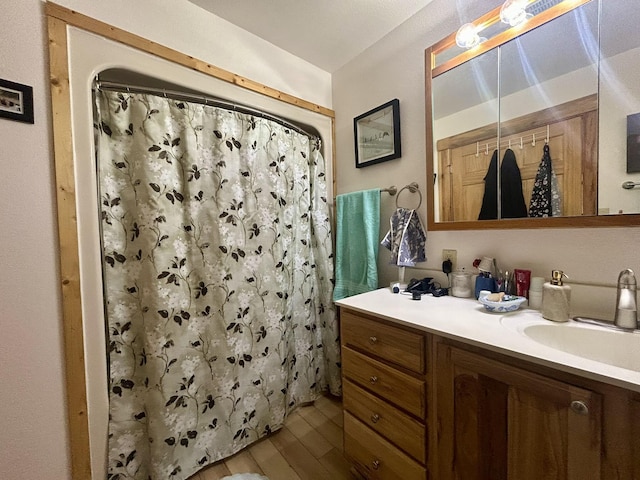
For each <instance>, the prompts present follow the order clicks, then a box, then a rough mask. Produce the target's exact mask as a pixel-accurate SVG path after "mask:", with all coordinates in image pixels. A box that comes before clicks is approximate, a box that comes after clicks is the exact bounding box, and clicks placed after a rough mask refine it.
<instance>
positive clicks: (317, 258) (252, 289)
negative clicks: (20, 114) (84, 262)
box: [96, 91, 341, 480]
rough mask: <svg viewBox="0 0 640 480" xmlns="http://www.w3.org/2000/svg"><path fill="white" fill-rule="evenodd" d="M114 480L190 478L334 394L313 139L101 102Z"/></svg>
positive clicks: (170, 110) (142, 100)
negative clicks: (302, 407)
mask: <svg viewBox="0 0 640 480" xmlns="http://www.w3.org/2000/svg"><path fill="white" fill-rule="evenodd" d="M96 110H97V114H96V118H97V121H96V136H97V149H98V182H99V190H100V201H101V216H102V217H101V218H102V243H103V271H104V290H105V312H106V318H107V326H106V328H107V330H108V332H107V333H108V354H109V362H108V365H109V370H110V371H109V402H110V415H109V446H108V450H109V451H108V457H109V464H108V474H107V478H108V479H111V480H124V479H144V480H148V479H153V480H165V479H184V478H187V477H189V476H190V475H192V474H194V473H195V472H196V471H197V470H199V469H200V468H202V467H203V466H205V465H207V464H210V463H212V462H215V461H217V460H219V459H221V458H224V457H227V456H229V455H231V454H233V453H234V452H236V451H238V450H240V449H242V448H243V447H245V446H246V445H248V444H249V443H251V442H254V441H255V440H256V439H258V438H260V437H263V436H265V435H267V434H269V433H270V432H272V431H275V430H277V429H278V428H280V427H281V426H282V424H283V421H284V419H285V417H286V415H287V414H288V412H290V411H291V410H293V409H294V408H295V407H296V406H298V405H300V404H302V403H304V402H309V401H312V400H314V399H315V398H316V397H317V396H318V395H319V394H320V392H322V391H323V390H330V391H331V392H332V393H334V394H339V393H340V388H341V385H340V370H339V366H340V358H339V355H340V351H339V340H338V325H337V319H336V313H335V309H334V306H333V304H332V301H331V298H332V289H333V286H332V281H333V265H332V259H333V255H332V241H331V231H330V220H329V208H328V204H327V186H326V176H325V162H324V159H323V158H322V156H321V154H320V151H319V147H320V144H319V140H317V139H310V138H309V137H307V136H305V135H302V134H299V133H297V132H295V131H293V130H291V129H288V128H286V127H284V126H282V125H280V124H278V123H275V122H273V121H270V120H266V119H264V118H256V117H254V116H251V115H247V114H244V113H239V112H235V111H229V110H225V109H221V108H216V107H212V106H210V105H201V104H195V103H188V102H184V101H176V100H171V99H167V98H164V97H159V96H153V95H147V94H129V93H127V92H105V91H97V92H96Z"/></svg>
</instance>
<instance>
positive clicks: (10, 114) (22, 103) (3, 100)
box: [0, 79, 33, 123]
mask: <svg viewBox="0 0 640 480" xmlns="http://www.w3.org/2000/svg"><path fill="white" fill-rule="evenodd" d="M0 117H4V118H8V119H9V120H16V121H18V122H25V123H33V88H31V87H30V86H28V85H22V84H20V83H15V82H10V81H9V80H3V79H0Z"/></svg>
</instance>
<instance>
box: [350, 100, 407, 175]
mask: <svg viewBox="0 0 640 480" xmlns="http://www.w3.org/2000/svg"><path fill="white" fill-rule="evenodd" d="M353 130H354V135H355V146H356V168H362V167H368V166H369V165H374V164H376V163H380V162H386V161H387V160H393V159H394V158H399V157H400V155H401V154H402V151H401V149H400V102H399V101H398V99H397V98H396V99H393V100H391V101H390V102H387V103H385V104H384V105H380V106H379V107H377V108H374V109H373V110H369V111H368V112H367V113H363V114H362V115H359V116H357V117H356V118H354V119H353Z"/></svg>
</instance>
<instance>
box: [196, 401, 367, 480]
mask: <svg viewBox="0 0 640 480" xmlns="http://www.w3.org/2000/svg"><path fill="white" fill-rule="evenodd" d="M236 473H259V474H261V475H265V476H267V477H269V479H270V480H325V479H327V480H353V479H354V478H356V477H354V476H353V475H352V474H351V473H350V465H349V464H348V462H347V461H346V460H345V458H344V456H343V454H342V404H341V400H340V399H339V398H337V397H320V398H318V399H317V400H316V401H315V402H314V404H313V405H309V406H304V407H300V408H298V409H297V410H296V411H295V412H293V413H292V414H291V415H290V416H289V418H287V420H286V421H285V426H284V427H283V428H281V429H280V430H278V431H277V432H274V433H272V434H271V435H270V436H269V437H267V438H264V439H262V440H259V441H258V442H256V443H254V444H253V445H250V446H249V447H247V448H245V449H244V450H242V451H240V452H238V453H236V454H235V455H233V456H231V457H229V458H226V459H225V460H221V461H219V462H217V463H215V464H213V465H211V466H209V467H207V468H205V469H203V470H201V471H200V472H199V473H197V474H195V475H193V476H192V477H190V479H189V480H220V479H221V478H223V477H226V476H229V475H233V474H236Z"/></svg>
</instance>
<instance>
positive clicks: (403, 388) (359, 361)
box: [342, 348, 427, 419]
mask: <svg viewBox="0 0 640 480" xmlns="http://www.w3.org/2000/svg"><path fill="white" fill-rule="evenodd" d="M342 374H343V375H344V376H345V377H346V378H348V379H350V380H352V381H353V382H355V383H357V384H359V385H361V386H363V387H364V388H366V389H367V390H369V391H371V392H373V393H375V394H377V395H379V396H380V397H382V398H384V399H386V400H388V401H389V402H391V403H393V404H395V405H397V406H398V407H400V408H403V409H404V410H406V411H407V412H409V413H411V414H413V415H416V416H417V417H419V418H421V419H424V417H425V404H426V398H427V397H426V387H425V382H424V381H423V380H418V379H416V378H414V377H412V376H410V375H407V374H406V373H402V372H399V371H398V370H395V369H394V368H392V367H389V366H388V365H385V364H384V363H382V362H378V361H376V360H373V359H371V358H369V357H366V356H365V355H362V354H361V353H358V352H355V351H353V350H351V349H350V348H343V349H342Z"/></svg>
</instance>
